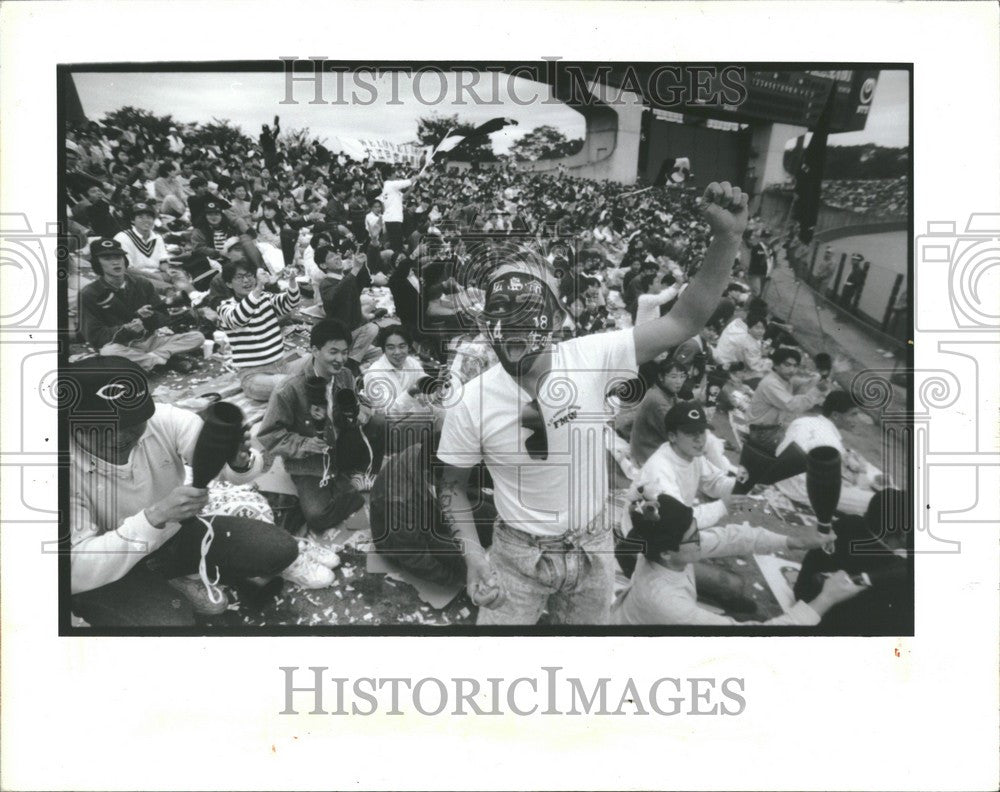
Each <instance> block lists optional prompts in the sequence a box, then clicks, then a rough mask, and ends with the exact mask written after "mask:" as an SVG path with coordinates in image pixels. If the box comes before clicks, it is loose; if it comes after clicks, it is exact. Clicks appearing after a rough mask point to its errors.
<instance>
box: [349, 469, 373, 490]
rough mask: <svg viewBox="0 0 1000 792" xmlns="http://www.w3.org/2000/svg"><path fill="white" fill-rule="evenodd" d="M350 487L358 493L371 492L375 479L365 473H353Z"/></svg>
mask: <svg viewBox="0 0 1000 792" xmlns="http://www.w3.org/2000/svg"><path fill="white" fill-rule="evenodd" d="M351 486H352V487H354V489H356V490H357V491H358V492H371V490H372V487H374V486H375V479H374V478H372V477H371V476H369V475H368V474H366V473H355V474H354V475H353V476H351Z"/></svg>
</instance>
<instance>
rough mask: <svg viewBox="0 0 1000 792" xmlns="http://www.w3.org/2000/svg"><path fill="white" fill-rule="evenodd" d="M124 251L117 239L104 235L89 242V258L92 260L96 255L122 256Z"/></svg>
mask: <svg viewBox="0 0 1000 792" xmlns="http://www.w3.org/2000/svg"><path fill="white" fill-rule="evenodd" d="M124 255H125V251H124V250H123V249H122V246H121V245H120V244H118V240H116V239H110V238H107V237H105V238H104V239H95V240H94V241H93V242H91V243H90V259H91V261H93V260H94V259H95V258H97V257H98V256H124Z"/></svg>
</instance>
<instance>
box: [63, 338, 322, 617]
mask: <svg viewBox="0 0 1000 792" xmlns="http://www.w3.org/2000/svg"><path fill="white" fill-rule="evenodd" d="M60 385H61V387H60V395H62V394H63V393H65V394H69V395H70V400H69V402H68V403H67V404H65V405H60V412H61V414H62V417H63V419H64V420H65V421H66V422H67V425H68V427H69V438H70V439H69V444H70V445H69V452H70V455H69V459H70V496H69V497H70V531H71V533H70V547H71V550H70V591H71V594H72V599H71V603H72V608H73V611H74V612H75V613H76V614H77V615H78V616H81V617H82V618H83V619H84V620H86V621H87V623H89V624H91V625H93V626H95V627H98V626H133V627H161V626H191V625H194V624H195V619H194V614H195V613H201V614H205V615H212V614H219V613H222V612H223V611H225V610H226V605H227V603H226V597H225V594H224V593H223V592H222V591H221V590H219V589H217V588H216V587H215V586H214V585H212V582H213V581H215V580H216V573H217V572H218V573H221V576H222V580H223V582H225V581H227V580H230V581H235V580H238V579H247V578H257V577H270V576H274V575H278V574H281V575H282V576H283V577H285V578H286V579H289V580H293V581H296V580H297V579H298V577H299V576H300V573H301V569H300V567H301V565H302V562H301V557H300V556H299V551H298V548H297V547H296V543H295V540H294V539H293V538H292V537H291V536H289V535H288V534H287V533H285V532H284V531H282V530H281V529H280V528H277V527H275V526H274V525H271V524H269V523H266V522H261V521H259V520H253V519H247V518H242V517H222V516H217V517H208V518H206V520H207V521H209V522H210V523H211V525H212V530H213V533H214V538H213V539H212V540H211V543H210V545H209V547H208V549H207V551H206V550H205V549H204V543H205V537H206V535H207V533H208V526H207V525H206V523H205V522H204V521H202V520H201V519H199V517H198V515H199V513H200V512H201V511H202V509H203V508H204V507H205V505H206V503H207V502H208V490H207V489H203V488H196V487H191V486H187V485H186V484H185V481H184V466H185V465H190V464H191V463H192V459H193V456H194V451H195V445H196V442H197V440H198V435H199V433H200V432H201V428H202V420H201V418H199V417H198V416H197V415H195V414H194V413H191V412H188V411H186V410H181V409H178V408H176V407H173V406H171V405H169V404H155V403H154V402H153V399H152V396H151V394H150V393H149V387H148V383H147V381H146V377H145V375H144V373H143V371H142V369H141V368H140V367H139V366H137V365H136V364H135V363H133V362H131V361H129V360H126V359H125V358H121V357H95V358H87V359H85V360H82V361H80V362H78V363H72V364H68V365H66V366H65V367H63V369H62V372H61V374H60ZM262 468H263V465H262V463H261V459H260V456H259V455H258V454H257V453H256V452H253V451H251V450H250V448H249V445H248V443H247V442H246V440H244V442H243V444H242V445H241V446H240V447H239V448H238V449H237V451H236V453H235V454H234V455H233V457H232V458H231V459H230V460H229V461H228V464H227V465H226V466H225V467H223V469H222V473H221V474H220V476H219V478H220V479H221V480H223V481H228V482H230V483H233V484H245V483H248V482H250V481H252V480H253V479H254V478H256V477H257V475H258V474H259V473H260V472H261V470H262ZM202 562H203V563H204V576H201V575H199V574H198V572H199V566H200V565H201V563H202ZM199 577H202V579H201V580H199ZM178 592H180V594H181V595H183V597H180V596H179V595H178Z"/></svg>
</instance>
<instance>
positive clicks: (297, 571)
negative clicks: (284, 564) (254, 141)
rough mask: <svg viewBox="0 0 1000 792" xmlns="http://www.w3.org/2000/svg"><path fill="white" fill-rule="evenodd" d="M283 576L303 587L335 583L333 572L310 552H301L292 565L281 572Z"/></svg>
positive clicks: (320, 586) (318, 586) (319, 587)
mask: <svg viewBox="0 0 1000 792" xmlns="http://www.w3.org/2000/svg"><path fill="white" fill-rule="evenodd" d="M281 576H282V577H283V578H284V579H285V580H287V581H289V582H290V583H294V584H295V585H296V586H298V587H299V588H303V589H321V588H328V587H329V586H332V585H333V580H334V578H333V572H331V571H330V570H329V569H327V568H326V567H325V566H321V565H320V564H318V563H317V562H316V560H315V559H314V558H313V557H312V556H311V555H310V554H309V553H303V552H299V555H298V558H296V559H295V560H294V561H293V562H292V563H291V565H290V566H289V567H288V568H287V569H286V570H285V571H284V572H282V573H281Z"/></svg>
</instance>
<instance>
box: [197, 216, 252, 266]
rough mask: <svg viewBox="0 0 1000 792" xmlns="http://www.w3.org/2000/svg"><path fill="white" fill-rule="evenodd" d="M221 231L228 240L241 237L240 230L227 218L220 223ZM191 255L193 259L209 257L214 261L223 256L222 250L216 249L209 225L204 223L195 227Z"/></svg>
mask: <svg viewBox="0 0 1000 792" xmlns="http://www.w3.org/2000/svg"><path fill="white" fill-rule="evenodd" d="M219 230H220V231H222V233H224V234H225V235H226V238H227V239H228V238H229V237H238V236H239V235H240V230H239V229H238V228H237V227H236V226H235V225H234V224H233V223H232V222H231V221H230V220H229V218H227V217H225V216H223V218H222V222H220V223H219ZM191 255H192V257H194V256H207V257H208V258H213V259H217V258H221V257H222V256H223V253H222V251H221V250H216V249H215V238H214V232H213V230H212V229H211V228H209V227H208V224H207V223H204V222H203V223H201V224H199V225H197V226H195V229H194V232H193V233H192V234H191Z"/></svg>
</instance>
